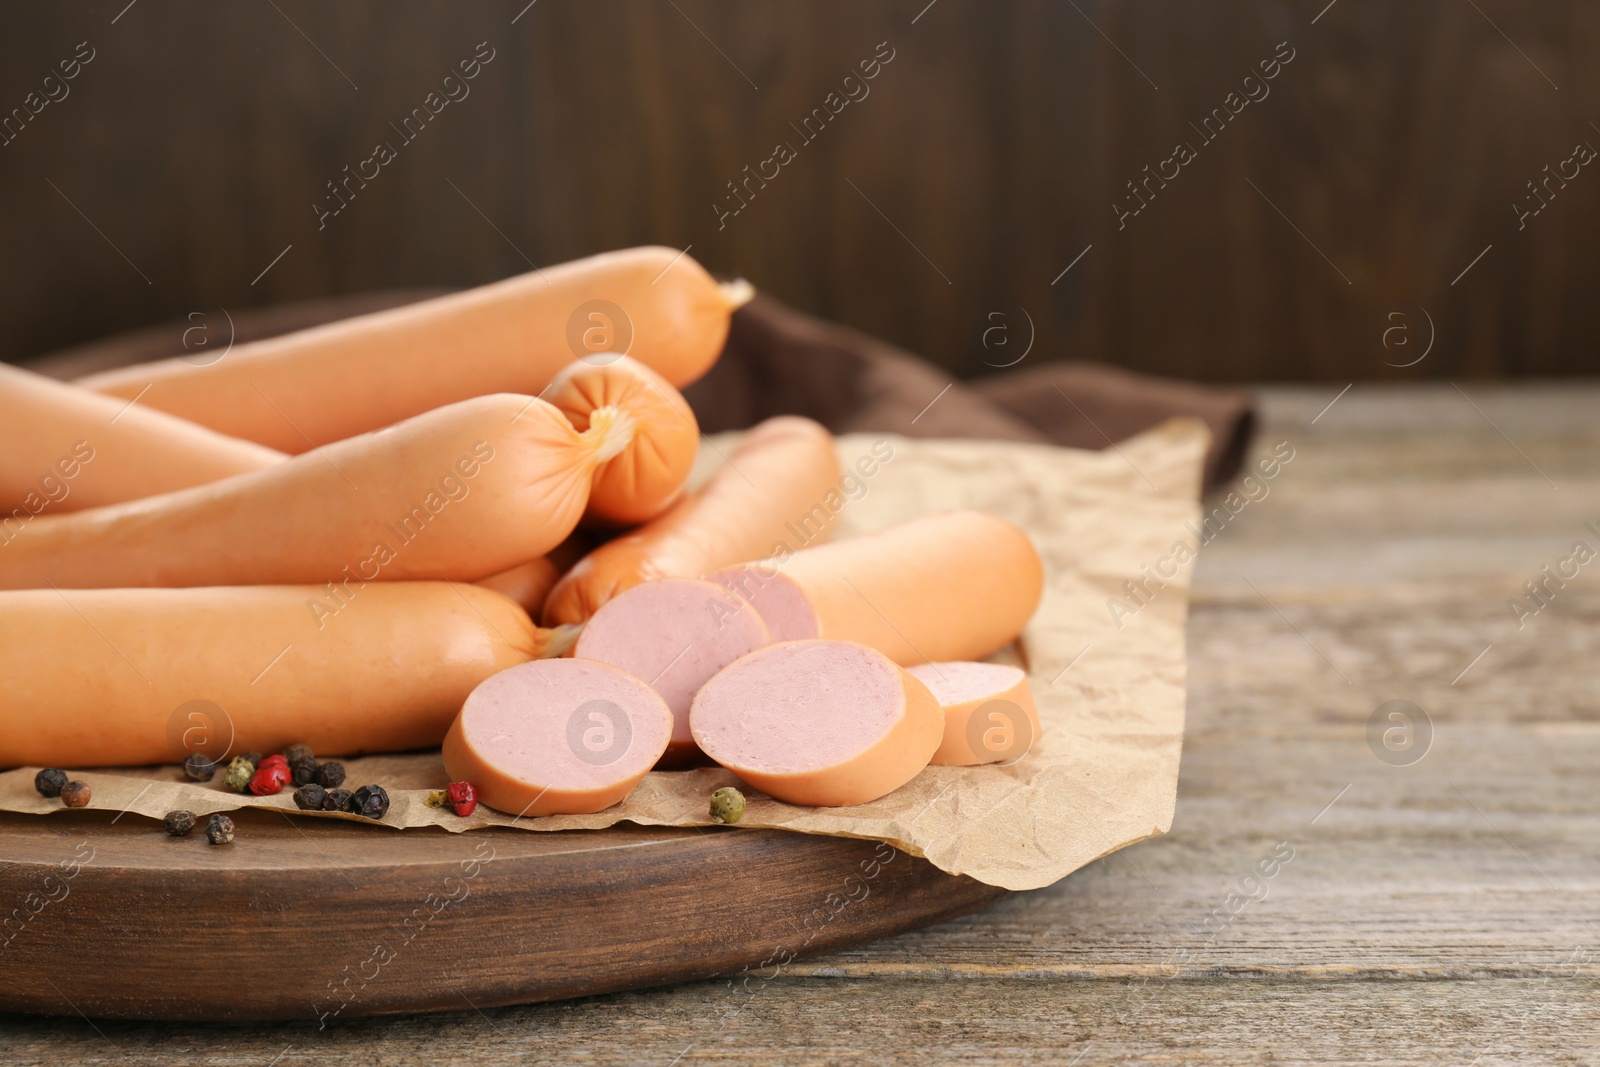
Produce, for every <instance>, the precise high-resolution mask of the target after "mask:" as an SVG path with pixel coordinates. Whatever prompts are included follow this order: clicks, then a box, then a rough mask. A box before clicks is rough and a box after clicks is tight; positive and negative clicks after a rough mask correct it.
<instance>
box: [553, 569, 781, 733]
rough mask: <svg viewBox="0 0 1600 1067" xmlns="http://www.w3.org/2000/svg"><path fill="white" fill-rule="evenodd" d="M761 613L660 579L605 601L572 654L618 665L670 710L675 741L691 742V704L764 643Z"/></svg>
mask: <svg viewBox="0 0 1600 1067" xmlns="http://www.w3.org/2000/svg"><path fill="white" fill-rule="evenodd" d="M767 641H768V639H767V628H766V626H765V624H763V623H762V621H761V616H760V615H759V614H757V613H756V611H755V609H754V608H753V607H752V606H751V605H750V604H748V603H746V602H745V601H744V600H743V599H742V598H740V597H738V596H736V595H735V594H733V593H731V592H729V591H728V590H727V589H724V588H723V587H722V586H720V585H716V584H714V583H712V582H703V581H700V580H698V579H694V578H662V579H658V580H656V581H652V582H645V583H643V584H642V585H636V586H634V587H633V588H632V589H629V590H627V591H626V592H624V593H623V594H621V595H620V596H618V597H615V598H613V599H612V600H609V601H607V602H606V604H605V605H604V606H602V607H601V608H600V610H599V611H597V612H595V614H594V617H593V618H591V619H590V620H589V621H588V623H587V624H586V625H585V626H584V628H583V633H582V634H581V635H580V636H579V638H578V643H577V646H576V647H575V648H574V649H573V655H574V656H578V657H580V658H583V659H594V660H600V661H601V662H603V663H610V664H612V665H613V666H617V667H621V668H622V669H623V670H625V671H627V672H628V673H630V674H633V675H636V676H637V677H639V678H640V679H642V680H643V681H644V682H645V683H647V684H648V685H650V686H652V687H653V688H654V689H655V691H656V692H658V693H660V694H661V698H662V699H663V700H665V701H666V702H667V707H668V708H670V709H672V715H673V719H674V723H673V727H672V741H673V743H674V744H675V745H678V744H693V743H694V739H693V737H691V735H690V733H689V705H690V703H691V702H692V701H693V700H694V695H695V693H697V692H699V690H700V687H701V686H702V685H704V684H705V682H706V680H707V679H708V678H710V677H711V676H712V675H714V674H716V673H717V672H718V671H720V670H721V669H722V668H724V667H726V666H727V665H728V664H730V663H732V662H733V661H734V660H736V659H738V658H739V657H740V656H742V655H744V654H745V653H747V652H752V651H754V650H755V649H758V648H762V647H764V646H765V645H766V644H767Z"/></svg>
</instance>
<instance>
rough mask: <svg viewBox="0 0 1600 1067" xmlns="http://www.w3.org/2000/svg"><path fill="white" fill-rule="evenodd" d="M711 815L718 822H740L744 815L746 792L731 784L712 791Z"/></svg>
mask: <svg viewBox="0 0 1600 1067" xmlns="http://www.w3.org/2000/svg"><path fill="white" fill-rule="evenodd" d="M711 817H712V818H713V819H715V820H717V821H718V822H727V823H734V822H738V821H739V820H740V819H741V818H743V817H744V794H743V793H741V792H739V791H738V790H737V789H735V788H733V786H731V785H725V786H723V787H722V788H721V789H718V790H717V791H716V792H714V793H712V794H711Z"/></svg>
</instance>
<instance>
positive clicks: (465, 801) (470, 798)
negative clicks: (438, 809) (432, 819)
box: [445, 782, 478, 819]
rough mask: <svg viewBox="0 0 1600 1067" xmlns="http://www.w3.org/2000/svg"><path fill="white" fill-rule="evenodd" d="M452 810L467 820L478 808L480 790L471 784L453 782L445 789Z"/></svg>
mask: <svg viewBox="0 0 1600 1067" xmlns="http://www.w3.org/2000/svg"><path fill="white" fill-rule="evenodd" d="M445 796H446V797H447V798H448V799H449V801H450V809H451V810H452V811H454V812H455V813H456V814H457V815H459V816H461V817H462V818H463V819H465V818H466V817H467V816H468V815H471V814H472V813H473V811H475V810H476V809H477V807H478V790H477V789H476V788H475V787H474V786H473V784H472V783H471V782H451V783H450V784H449V785H448V786H446V787H445Z"/></svg>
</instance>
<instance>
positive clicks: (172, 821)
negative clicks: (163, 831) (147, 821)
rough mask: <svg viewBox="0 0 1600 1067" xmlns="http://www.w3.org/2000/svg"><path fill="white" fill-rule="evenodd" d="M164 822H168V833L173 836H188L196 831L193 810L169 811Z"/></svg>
mask: <svg viewBox="0 0 1600 1067" xmlns="http://www.w3.org/2000/svg"><path fill="white" fill-rule="evenodd" d="M162 822H164V823H166V824H167V833H169V834H171V835H172V836H173V837H188V836H189V835H190V834H192V833H194V812H192V811H169V812H167V817H166V818H165V819H163V820H162Z"/></svg>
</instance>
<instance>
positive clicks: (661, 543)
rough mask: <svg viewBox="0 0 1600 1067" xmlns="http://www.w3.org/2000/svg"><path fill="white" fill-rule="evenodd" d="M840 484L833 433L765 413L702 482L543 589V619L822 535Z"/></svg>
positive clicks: (562, 618)
mask: <svg viewBox="0 0 1600 1067" xmlns="http://www.w3.org/2000/svg"><path fill="white" fill-rule="evenodd" d="M838 484H839V459H838V456H837V455H836V454H835V452H834V449H833V435H832V434H830V433H829V432H828V431H827V430H825V429H824V428H823V427H821V426H819V425H817V424H816V423H815V422H812V421H811V420H810V419H803V418H798V417H796V416H791V415H784V416H779V417H778V418H774V419H768V420H766V421H765V422H763V423H761V424H759V425H757V426H755V427H754V428H752V429H751V430H750V431H749V432H748V433H746V434H745V435H744V437H743V438H742V439H741V440H740V442H739V445H738V447H737V448H736V449H734V451H733V454H732V455H731V456H730V457H729V459H728V462H727V464H726V465H724V466H723V467H722V468H720V469H719V470H718V471H717V472H716V473H715V474H714V475H712V477H711V480H710V481H708V482H707V483H706V484H705V485H704V486H702V487H701V488H700V489H698V490H697V491H695V492H694V493H692V494H690V495H689V496H687V497H685V498H684V499H683V500H681V501H679V502H678V503H677V504H676V505H674V506H673V507H672V509H671V510H670V511H668V512H666V513H665V514H664V515H662V516H661V517H660V518H657V519H654V520H652V521H651V522H649V523H647V524H645V525H644V526H643V527H641V528H639V529H637V530H633V531H631V532H629V533H626V534H623V535H622V536H620V537H618V538H616V539H614V540H612V541H608V542H607V543H606V544H604V545H601V546H600V547H599V548H597V549H595V550H594V551H593V552H591V553H589V554H588V555H587V556H585V557H584V558H583V559H582V560H580V561H579V562H578V564H577V565H576V566H575V567H573V568H572V570H571V572H570V573H568V574H567V575H566V576H565V577H564V578H562V579H561V580H560V581H559V582H557V583H556V585H555V588H554V589H552V590H551V591H550V596H549V599H548V600H547V601H546V603H545V609H544V621H545V625H547V626H549V625H555V624H557V623H569V624H571V623H581V622H583V621H584V620H585V619H587V618H588V617H589V616H591V615H593V614H594V613H595V612H596V611H597V610H599V608H600V606H601V605H602V604H604V603H605V602H606V601H608V600H610V599H611V598H612V597H614V596H616V595H617V594H618V593H620V592H622V591H623V590H625V589H631V588H633V587H634V586H636V585H638V584H639V583H641V582H646V581H650V580H651V579H654V578H698V577H700V576H701V575H704V574H708V573H710V572H712V571H715V570H719V569H721V568H724V567H730V566H733V565H734V564H736V563H745V562H747V561H749V560H753V559H761V558H763V557H765V556H767V555H768V554H769V553H771V552H772V551H773V550H774V548H776V547H778V546H780V545H783V544H786V543H788V542H790V541H791V540H796V541H798V540H801V539H805V543H809V542H811V541H822V540H826V538H827V536H828V534H829V533H830V532H831V529H830V527H831V526H832V524H833V518H834V512H833V510H831V509H829V508H828V507H826V506H824V505H823V503H822V502H823V500H824V499H825V498H826V496H827V494H828V493H829V492H834V491H836V489H837V486H838Z"/></svg>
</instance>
